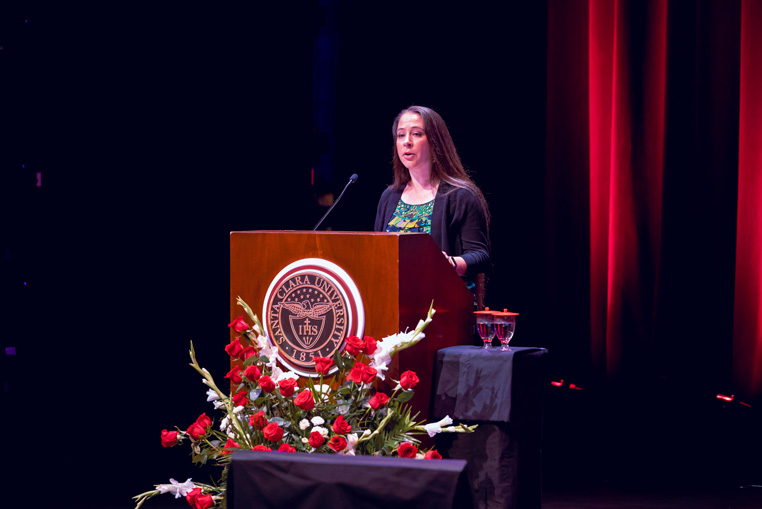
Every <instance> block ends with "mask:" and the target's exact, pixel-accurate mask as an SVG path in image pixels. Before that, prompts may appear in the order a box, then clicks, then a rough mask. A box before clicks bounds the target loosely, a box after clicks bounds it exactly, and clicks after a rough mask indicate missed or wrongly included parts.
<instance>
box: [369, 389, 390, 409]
mask: <svg viewBox="0 0 762 509" xmlns="http://www.w3.org/2000/svg"><path fill="white" fill-rule="evenodd" d="M388 402H389V396H387V395H386V394H384V393H383V392H377V393H375V394H374V395H373V396H372V397H371V398H370V400H369V401H368V404H369V405H370V407H371V408H372V409H373V410H378V409H379V408H381V407H382V406H384V405H386V404H387V403H388Z"/></svg>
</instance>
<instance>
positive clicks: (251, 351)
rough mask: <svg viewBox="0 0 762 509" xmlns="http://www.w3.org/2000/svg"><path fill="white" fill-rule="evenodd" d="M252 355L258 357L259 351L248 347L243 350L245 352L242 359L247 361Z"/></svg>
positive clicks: (242, 353)
mask: <svg viewBox="0 0 762 509" xmlns="http://www.w3.org/2000/svg"><path fill="white" fill-rule="evenodd" d="M252 355H257V349H256V348H254V347H253V346H247V347H246V348H244V349H243V352H241V359H243V360H246V359H248V358H249V357H251V356H252Z"/></svg>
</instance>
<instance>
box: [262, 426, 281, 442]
mask: <svg viewBox="0 0 762 509" xmlns="http://www.w3.org/2000/svg"><path fill="white" fill-rule="evenodd" d="M262 434H263V435H264V436H265V439H266V440H269V441H270V442H278V441H279V440H280V439H281V438H283V428H281V427H280V426H278V423H276V422H271V423H270V424H268V425H267V426H265V428H264V429H263V430H262Z"/></svg>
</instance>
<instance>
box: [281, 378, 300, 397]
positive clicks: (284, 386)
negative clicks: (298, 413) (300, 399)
mask: <svg viewBox="0 0 762 509" xmlns="http://www.w3.org/2000/svg"><path fill="white" fill-rule="evenodd" d="M278 388H279V389H280V393H281V394H283V395H284V396H285V397H287V398H290V397H291V396H293V395H294V389H295V388H296V380H294V379H293V378H284V379H283V380H281V381H280V382H278Z"/></svg>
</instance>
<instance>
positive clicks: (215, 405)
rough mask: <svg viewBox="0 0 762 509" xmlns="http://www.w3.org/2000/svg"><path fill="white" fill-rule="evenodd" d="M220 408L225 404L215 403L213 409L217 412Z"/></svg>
mask: <svg viewBox="0 0 762 509" xmlns="http://www.w3.org/2000/svg"><path fill="white" fill-rule="evenodd" d="M220 408H225V403H223V402H222V401H215V402H214V409H215V410H219V409H220Z"/></svg>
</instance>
